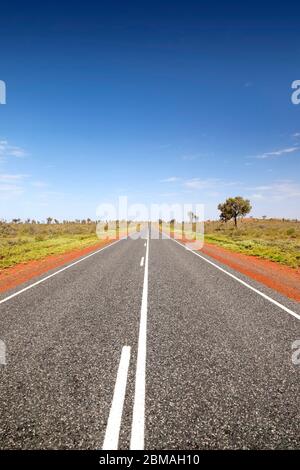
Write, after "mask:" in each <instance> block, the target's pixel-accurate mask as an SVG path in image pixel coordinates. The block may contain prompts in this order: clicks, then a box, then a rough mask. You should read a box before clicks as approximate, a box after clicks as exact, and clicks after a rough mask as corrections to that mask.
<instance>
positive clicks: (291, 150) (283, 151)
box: [253, 147, 300, 160]
mask: <svg viewBox="0 0 300 470" xmlns="http://www.w3.org/2000/svg"><path fill="white" fill-rule="evenodd" d="M299 150H300V147H288V148H284V149H281V150H275V151H273V152H265V153H262V154H260V155H255V157H253V158H258V159H261V160H263V159H266V158H272V157H281V156H282V155H287V154H290V153H294V152H297V151H299Z"/></svg>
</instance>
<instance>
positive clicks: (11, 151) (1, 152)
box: [0, 140, 27, 158]
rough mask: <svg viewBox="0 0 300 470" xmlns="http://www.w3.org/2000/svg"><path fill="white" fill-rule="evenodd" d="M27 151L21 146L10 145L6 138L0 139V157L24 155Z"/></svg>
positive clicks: (20, 156)
mask: <svg viewBox="0 0 300 470" xmlns="http://www.w3.org/2000/svg"><path fill="white" fill-rule="evenodd" d="M26 155H27V152H25V150H24V149H22V148H21V147H17V146H15V145H10V144H9V143H8V141H7V140H0V158H1V157H18V158H22V157H26Z"/></svg>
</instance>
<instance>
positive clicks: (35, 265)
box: [0, 240, 114, 292]
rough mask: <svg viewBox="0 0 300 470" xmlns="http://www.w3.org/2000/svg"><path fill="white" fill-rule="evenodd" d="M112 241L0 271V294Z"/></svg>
mask: <svg viewBox="0 0 300 470" xmlns="http://www.w3.org/2000/svg"><path fill="white" fill-rule="evenodd" d="M112 241H114V240H112ZM112 241H101V242H97V243H95V244H94V245H90V246H88V247H86V248H80V249H76V250H72V251H68V252H67V253H62V254H60V255H50V256H47V258H43V259H40V260H37V261H28V262H27V263H21V264H17V265H15V266H12V267H11V268H6V269H2V270H0V292H5V291H7V290H9V289H13V288H14V287H17V286H18V285H20V284H22V283H23V282H26V281H29V280H30V279H32V278H34V277H36V276H40V275H41V274H44V273H46V272H47V271H49V270H50V269H55V268H58V267H60V266H62V265H64V264H66V263H69V262H71V261H73V260H75V259H76V258H80V257H81V256H84V255H87V254H88V253H91V252H92V251H95V250H97V249H99V248H101V247H103V246H105V245H108V244H109V243H111V242H112Z"/></svg>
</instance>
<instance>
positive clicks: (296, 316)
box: [168, 236, 300, 320]
mask: <svg viewBox="0 0 300 470" xmlns="http://www.w3.org/2000/svg"><path fill="white" fill-rule="evenodd" d="M168 238H170V240H173V242H176V243H178V245H180V246H182V247H183V248H185V249H186V250H187V251H190V252H191V253H193V254H194V255H196V256H199V258H201V259H203V260H204V261H206V262H207V263H209V264H211V265H212V266H214V267H215V268H217V269H219V271H222V272H223V273H225V274H227V276H230V277H232V278H233V279H235V280H236V281H238V282H239V283H240V284H243V286H245V287H248V289H251V290H252V291H253V292H256V294H258V295H260V296H261V297H263V298H264V299H266V300H268V301H269V302H272V303H273V304H274V305H276V306H277V307H279V308H281V310H284V311H285V312H287V313H289V314H290V315H292V316H293V317H295V318H297V320H300V315H299V314H298V313H296V312H293V310H290V309H289V308H287V307H285V306H284V305H282V304H281V303H280V302H277V300H274V299H272V297H269V296H268V295H266V294H264V293H263V292H261V291H259V290H258V289H255V287H252V286H251V285H250V284H248V283H247V282H245V281H243V280H242V279H240V278H239V277H237V276H235V275H234V274H231V273H230V272H229V271H226V269H223V268H221V266H218V265H217V264H216V263H213V262H212V261H210V260H208V259H207V258H205V257H204V256H202V255H200V254H199V253H196V252H195V251H193V250H191V248H188V247H187V246H185V245H183V244H182V243H180V242H179V241H177V240H175V239H174V238H171V237H169V236H168Z"/></svg>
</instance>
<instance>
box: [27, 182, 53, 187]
mask: <svg viewBox="0 0 300 470" xmlns="http://www.w3.org/2000/svg"><path fill="white" fill-rule="evenodd" d="M31 185H32V186H34V187H35V188H46V187H47V186H49V185H48V183H45V182H44V181H33V182H32V183H31Z"/></svg>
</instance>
